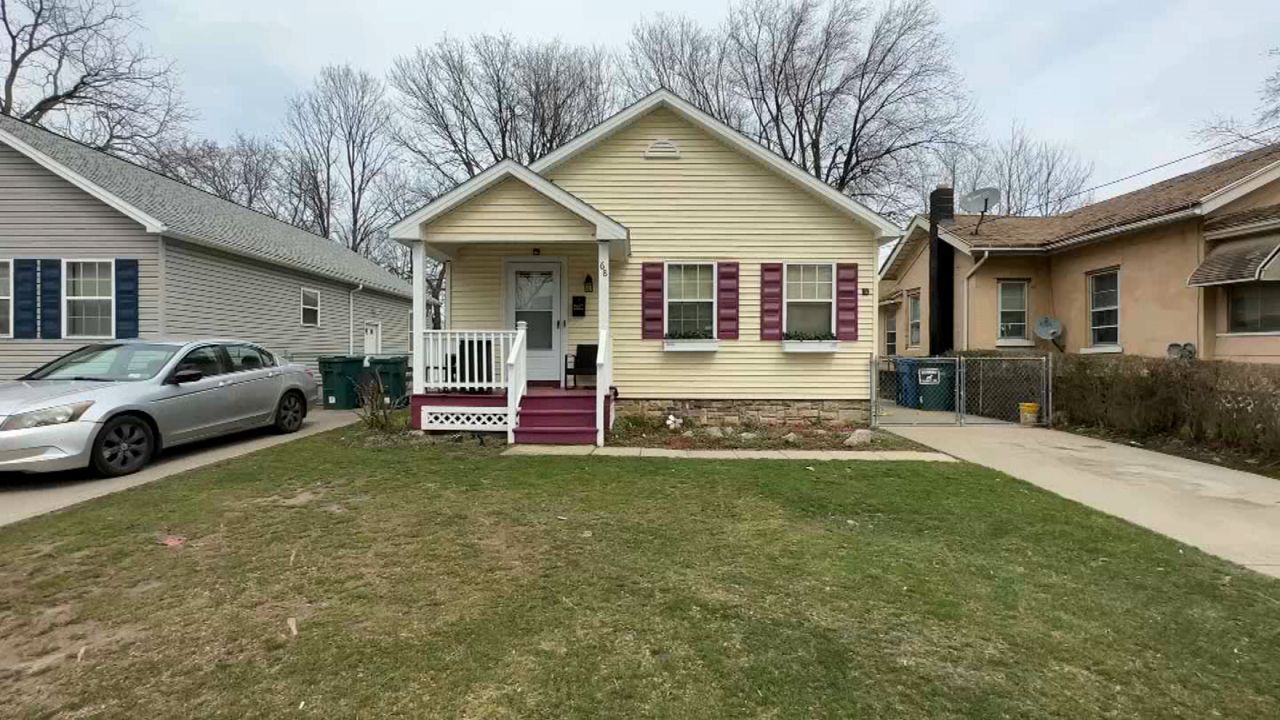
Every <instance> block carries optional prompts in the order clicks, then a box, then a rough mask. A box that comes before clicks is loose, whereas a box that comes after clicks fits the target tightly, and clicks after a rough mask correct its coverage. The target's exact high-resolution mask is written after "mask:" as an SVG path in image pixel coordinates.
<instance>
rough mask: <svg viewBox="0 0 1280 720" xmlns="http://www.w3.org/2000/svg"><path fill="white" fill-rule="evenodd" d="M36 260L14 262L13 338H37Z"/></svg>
mask: <svg viewBox="0 0 1280 720" xmlns="http://www.w3.org/2000/svg"><path fill="white" fill-rule="evenodd" d="M36 264H37V261H36V260H14V261H13V336H14V337H15V338H28V339H30V338H34V337H35V336H36V305H37V302H36Z"/></svg>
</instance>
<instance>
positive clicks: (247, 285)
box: [0, 116, 411, 379]
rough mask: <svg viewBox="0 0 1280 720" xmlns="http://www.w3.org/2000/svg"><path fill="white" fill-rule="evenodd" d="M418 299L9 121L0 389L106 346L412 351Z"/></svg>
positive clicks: (1, 197)
mask: <svg viewBox="0 0 1280 720" xmlns="http://www.w3.org/2000/svg"><path fill="white" fill-rule="evenodd" d="M410 299H411V292H410V288H409V285H408V284H407V283H405V282H404V281H403V280H401V279H399V278H397V277H396V276H394V275H392V274H391V273H389V272H387V271H386V270H384V269H383V268H381V267H379V266H378V265H376V264H375V263H373V262H371V261H370V260H368V259H366V258H364V257H361V256H359V255H357V254H355V253H353V252H350V251H349V250H347V249H345V248H343V247H341V246H340V245H338V244H336V243H334V242H332V241H329V240H326V239H325V238H322V237H319V236H317V235H313V234H311V233H309V232H306V231H304V230H300V229H298V228H295V227H293V226H292V225H289V224H287V223H283V222H280V221H278V220H274V219H272V218H270V217H267V216H266V215H262V214H260V213H257V212H254V211H252V210H249V209H247V208H244V207H241V206H239V205H236V204H235V203H231V202H227V201H225V200H222V199H220V198H217V197H215V196H213V195H210V194H208V193H205V192H203V191H200V190H197V189H195V188H193V187H191V186H189V185H186V184H184V183H181V182H177V181H175V180H171V179H169V178H167V177H164V176H163V175H159V174H157V173H154V172H151V171H150V170H146V169H144V168H142V167H139V166H137V165H134V164H132V163H129V162H127V161H124V160H120V159H119V158H115V157H112V156H110V155H107V154H105V153H102V152H98V151H96V150H93V149H90V148H88V147H85V146H83V145H81V144H79V143H76V142H74V141H72V140H68V139H66V138H64V137H61V136H59V135H56V134H54V133H50V132H48V131H46V130H42V129H40V128H36V127H33V126H31V125H27V124H25V123H22V122H20V121H17V120H14V119H12V118H9V117H5V116H0V379H8V378H13V377H16V376H18V375H21V374H23V373H25V372H28V371H30V370H32V369H34V368H35V367H37V366H39V365H41V364H43V363H45V362H47V361H49V360H51V359H53V358H54V357H57V356H58V355H61V354H63V353H65V352H68V351H69V350H71V349H73V348H75V347H79V346H81V345H85V344H88V343H91V342H94V341H97V340H103V339H111V338H134V337H142V338H148V337H185V336H222V337H228V336H230V337H242V338H245V339H250V340H254V341H257V342H260V343H262V344H263V345H265V346H267V347H269V348H271V349H272V350H274V351H276V352H277V353H279V354H280V355H282V356H284V357H288V358H292V359H293V360H295V361H298V362H305V363H314V361H315V359H316V358H317V357H318V356H321V355H329V354H339V353H347V352H357V353H359V352H369V353H392V352H408V350H409V314H410V305H411V301H410Z"/></svg>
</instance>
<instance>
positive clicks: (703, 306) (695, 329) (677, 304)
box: [666, 263, 716, 340]
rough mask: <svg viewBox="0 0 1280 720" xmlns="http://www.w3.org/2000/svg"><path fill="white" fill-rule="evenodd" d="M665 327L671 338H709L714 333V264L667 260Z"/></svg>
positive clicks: (713, 335) (714, 334) (667, 335)
mask: <svg viewBox="0 0 1280 720" xmlns="http://www.w3.org/2000/svg"><path fill="white" fill-rule="evenodd" d="M666 292H667V312H666V320H667V330H666V337H668V338H670V339H673V340H710V339H712V338H714V337H715V336H716V321H715V318H716V266H715V265H714V264H712V263H668V264H667V282H666Z"/></svg>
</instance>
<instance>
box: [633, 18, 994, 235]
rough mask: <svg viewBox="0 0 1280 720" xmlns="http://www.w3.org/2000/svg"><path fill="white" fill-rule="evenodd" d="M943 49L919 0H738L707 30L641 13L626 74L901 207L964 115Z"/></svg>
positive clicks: (844, 185)
mask: <svg viewBox="0 0 1280 720" xmlns="http://www.w3.org/2000/svg"><path fill="white" fill-rule="evenodd" d="M949 52H950V51H949V48H948V47H947V44H946V42H945V39H944V38H943V35H942V33H941V31H940V29H939V26H938V19H937V16H936V15H935V14H934V12H933V10H932V7H931V6H930V5H929V3H928V2H927V0H893V1H891V2H889V3H888V4H886V5H884V6H882V7H879V8H878V9H872V8H871V7H870V6H868V5H867V4H864V3H863V2H861V1H860V0H831V1H830V2H821V1H820V0H744V2H742V4H739V5H737V6H736V7H734V8H733V9H732V10H731V11H730V16H729V20H728V22H727V23H726V24H725V26H723V27H722V28H719V29H717V30H715V31H699V30H697V28H696V27H694V26H692V25H691V24H690V23H689V21H681V20H670V19H666V18H660V19H659V20H658V21H655V22H652V23H647V24H644V23H642V24H641V25H640V26H639V27H638V28H637V29H636V31H635V32H634V33H633V34H632V39H631V44H630V48H629V52H628V55H627V58H628V61H629V63H630V64H631V65H632V68H631V69H630V70H629V72H628V73H627V77H629V78H631V79H632V82H631V84H630V89H631V90H632V92H633V93H634V92H638V91H639V90H640V89H641V88H639V87H637V86H638V85H642V84H643V83H645V82H654V83H657V84H662V85H668V86H670V87H672V88H673V89H676V90H677V91H681V90H683V91H684V92H686V93H688V94H689V96H690V99H691V100H692V101H693V102H695V103H697V104H698V105H699V106H700V107H701V108H702V109H703V110H706V111H707V112H709V113H711V114H712V115H714V116H716V117H718V118H719V119H721V120H724V121H725V122H727V123H729V124H731V125H734V126H736V127H738V128H739V129H740V130H743V131H744V132H746V133H747V134H748V135H749V136H751V137H753V138H755V139H756V140H758V141H759V142H761V143H763V144H764V145H766V146H768V147H769V148H771V149H772V150H774V151H775V152H777V153H778V154H779V155H781V156H783V157H785V158H787V159H788V160H791V161H792V162H794V163H796V164H797V165H799V166H800V167H802V168H804V169H805V170H806V171H808V172H809V173H811V174H812V175H813V176H814V177H817V178H818V179H820V180H822V181H823V182H826V183H827V184H829V185H831V186H832V187H834V188H836V189H838V190H840V191H842V192H844V193H845V194H847V195H850V196H852V197H855V198H858V199H860V200H863V201H864V202H867V203H868V204H870V205H872V206H874V207H876V208H877V209H879V210H881V211H884V212H888V213H891V214H902V213H903V212H905V211H906V210H907V209H908V208H911V207H913V206H914V205H915V188H914V186H913V183H911V182H910V180H909V178H910V176H911V173H912V171H913V170H914V169H915V168H916V167H918V165H919V163H920V162H921V160H922V159H923V158H925V157H927V156H928V155H929V153H933V152H937V151H938V150H939V149H941V148H943V147H946V146H948V145H952V144H955V143H958V142H962V141H963V139H964V137H965V136H966V134H967V132H968V127H969V125H970V124H971V121H972V109H971V105H970V103H969V101H968V99H967V97H966V95H965V94H964V92H963V90H962V86H961V83H960V79H959V77H958V76H957V75H956V73H955V71H954V69H953V68H952V66H951V64H950V61H949V59H948V58H949ZM637 65H638V66H639V67H635V66H637Z"/></svg>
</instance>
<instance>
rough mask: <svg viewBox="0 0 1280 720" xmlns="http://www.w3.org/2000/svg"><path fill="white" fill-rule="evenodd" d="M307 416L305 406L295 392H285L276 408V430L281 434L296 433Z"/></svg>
mask: <svg viewBox="0 0 1280 720" xmlns="http://www.w3.org/2000/svg"><path fill="white" fill-rule="evenodd" d="M306 414H307V405H306V402H305V401H303V399H302V396H301V395H299V394H298V393H296V392H287V393H285V394H284V397H282V398H280V404H279V405H277V406H276V430H278V431H280V432H282V433H291V432H297V431H298V428H301V427H302V419H303V417H305V416H306Z"/></svg>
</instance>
